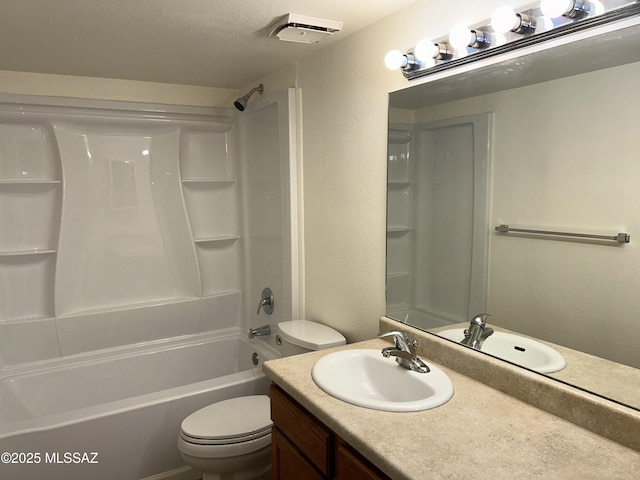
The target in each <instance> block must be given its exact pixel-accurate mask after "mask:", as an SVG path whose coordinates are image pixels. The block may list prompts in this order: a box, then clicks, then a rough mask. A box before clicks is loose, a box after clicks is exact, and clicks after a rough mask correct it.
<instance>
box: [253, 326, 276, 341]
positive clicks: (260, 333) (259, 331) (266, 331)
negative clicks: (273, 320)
mask: <svg viewBox="0 0 640 480" xmlns="http://www.w3.org/2000/svg"><path fill="white" fill-rule="evenodd" d="M267 335H271V325H263V326H262V327H258V328H250V329H249V338H253V337H266V336H267Z"/></svg>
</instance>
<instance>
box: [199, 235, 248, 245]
mask: <svg viewBox="0 0 640 480" xmlns="http://www.w3.org/2000/svg"><path fill="white" fill-rule="evenodd" d="M239 238H240V237H238V236H237V235H228V236H220V237H206V238H196V239H195V242H196V243H197V244H204V243H224V242H235V241H236V240H238V239H239Z"/></svg>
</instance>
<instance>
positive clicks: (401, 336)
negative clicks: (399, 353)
mask: <svg viewBox="0 0 640 480" xmlns="http://www.w3.org/2000/svg"><path fill="white" fill-rule="evenodd" d="M385 337H393V340H394V342H395V344H396V348H401V344H403V343H404V344H405V345H409V337H408V336H407V334H406V333H404V332H402V331H400V330H393V331H391V332H385V333H379V334H378V338H385Z"/></svg>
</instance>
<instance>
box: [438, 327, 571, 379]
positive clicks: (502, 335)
mask: <svg viewBox="0 0 640 480" xmlns="http://www.w3.org/2000/svg"><path fill="white" fill-rule="evenodd" d="M437 334H438V335H439V336H441V337H444V338H448V339H449V340H454V341H456V342H460V341H461V340H462V339H463V338H464V328H451V329H449V330H444V331H442V332H438V333H437ZM480 350H481V351H483V352H485V353H488V354H489V355H493V356H494V357H498V358H502V359H503V360H507V361H509V362H512V363H515V364H517V365H520V366H522V367H526V368H530V369H531V370H535V371H536V372H540V373H553V372H557V371H559V370H562V369H563V368H564V367H566V366H567V362H566V361H565V359H564V357H563V356H562V354H560V352H558V351H556V350H554V349H553V348H551V347H549V346H547V345H545V344H543V343H540V342H538V341H536V340H533V339H531V338H526V337H521V336H519V335H513V334H510V333H506V332H494V333H493V335H491V336H490V337H489V338H487V339H486V340H485V341H484V343H483V344H482V348H481V349H480Z"/></svg>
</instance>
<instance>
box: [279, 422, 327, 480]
mask: <svg viewBox="0 0 640 480" xmlns="http://www.w3.org/2000/svg"><path fill="white" fill-rule="evenodd" d="M271 456H272V462H273V466H272V469H273V480H299V479H305V480H322V479H323V478H324V477H323V476H322V475H320V473H318V471H317V470H316V469H315V468H313V466H312V465H311V464H310V463H309V462H308V461H307V460H306V459H305V458H304V457H303V456H302V454H301V453H300V451H299V450H298V449H297V448H296V447H295V446H294V445H293V444H292V443H291V442H290V441H289V440H287V438H286V437H285V436H284V435H282V433H281V432H280V430H278V428H277V427H274V428H273V430H272V432H271Z"/></svg>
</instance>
